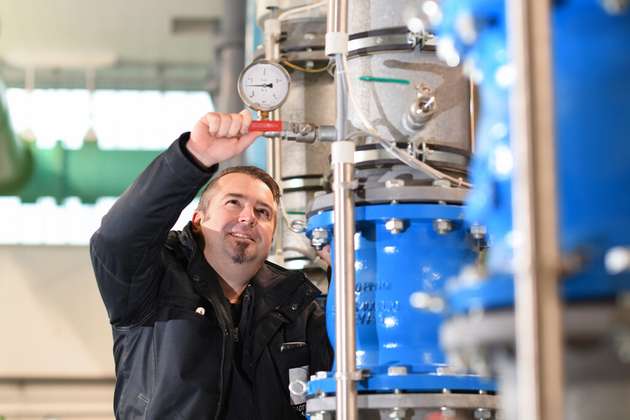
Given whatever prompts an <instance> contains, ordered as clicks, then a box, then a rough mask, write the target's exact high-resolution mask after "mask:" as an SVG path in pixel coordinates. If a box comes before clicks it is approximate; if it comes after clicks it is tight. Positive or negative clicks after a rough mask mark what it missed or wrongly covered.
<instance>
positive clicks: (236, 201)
mask: <svg viewBox="0 0 630 420" xmlns="http://www.w3.org/2000/svg"><path fill="white" fill-rule="evenodd" d="M225 204H227V205H232V206H236V205H238V200H234V199H232V200H228V201H226V202H225Z"/></svg>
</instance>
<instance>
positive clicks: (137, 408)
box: [116, 393, 150, 420]
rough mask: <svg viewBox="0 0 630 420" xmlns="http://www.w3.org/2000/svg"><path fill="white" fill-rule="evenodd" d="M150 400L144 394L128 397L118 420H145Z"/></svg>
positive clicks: (121, 407)
mask: <svg viewBox="0 0 630 420" xmlns="http://www.w3.org/2000/svg"><path fill="white" fill-rule="evenodd" d="M149 402H150V399H149V398H148V397H146V396H145V395H143V394H142V393H137V394H135V395H133V394H132V395H127V397H126V398H125V400H124V402H123V403H122V404H121V406H120V409H119V410H118V413H116V418H117V419H119V420H145V419H146V416H147V409H148V408H149Z"/></svg>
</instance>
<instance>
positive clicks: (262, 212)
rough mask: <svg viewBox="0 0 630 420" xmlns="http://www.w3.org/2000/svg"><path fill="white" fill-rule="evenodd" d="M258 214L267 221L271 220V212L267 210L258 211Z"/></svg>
mask: <svg viewBox="0 0 630 420" xmlns="http://www.w3.org/2000/svg"><path fill="white" fill-rule="evenodd" d="M258 214H260V215H262V217H264V218H265V219H270V218H271V213H269V210H267V209H258Z"/></svg>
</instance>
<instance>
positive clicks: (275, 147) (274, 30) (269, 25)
mask: <svg viewBox="0 0 630 420" xmlns="http://www.w3.org/2000/svg"><path fill="white" fill-rule="evenodd" d="M277 14H278V10H277V8H273V9H272V10H271V16H270V17H269V18H268V20H267V21H265V39H264V46H265V59H266V60H268V61H271V62H274V63H277V62H279V61H280V43H279V40H280V22H279V21H278V19H277ZM267 118H268V119H270V120H275V121H280V120H281V116H280V110H279V109H276V110H275V111H272V112H270V113H268V114H267ZM280 141H281V140H280V138H279V137H274V138H271V139H269V141H268V142H267V172H269V175H271V177H272V178H273V179H274V180H275V181H276V183H277V184H278V185H279V186H280V188H281V189H282V166H281V165H282V146H281V143H280ZM276 226H282V217H281V215H280V213H278V215H277V220H276ZM270 258H271V259H272V260H273V261H274V262H275V263H278V264H282V263H284V256H283V253H282V229H280V228H277V229H276V231H275V233H274V238H273V245H272V248H271V252H270Z"/></svg>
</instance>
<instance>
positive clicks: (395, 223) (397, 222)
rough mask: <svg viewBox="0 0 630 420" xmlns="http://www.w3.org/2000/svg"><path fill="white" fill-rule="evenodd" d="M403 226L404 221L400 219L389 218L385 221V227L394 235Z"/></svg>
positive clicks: (400, 230)
mask: <svg viewBox="0 0 630 420" xmlns="http://www.w3.org/2000/svg"><path fill="white" fill-rule="evenodd" d="M404 228H405V222H404V221H402V220H401V219H396V218H391V219H389V220H388V221H387V222H385V229H387V231H388V232H389V233H391V234H392V235H396V234H398V233H400V232H402V231H403V229H404Z"/></svg>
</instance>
